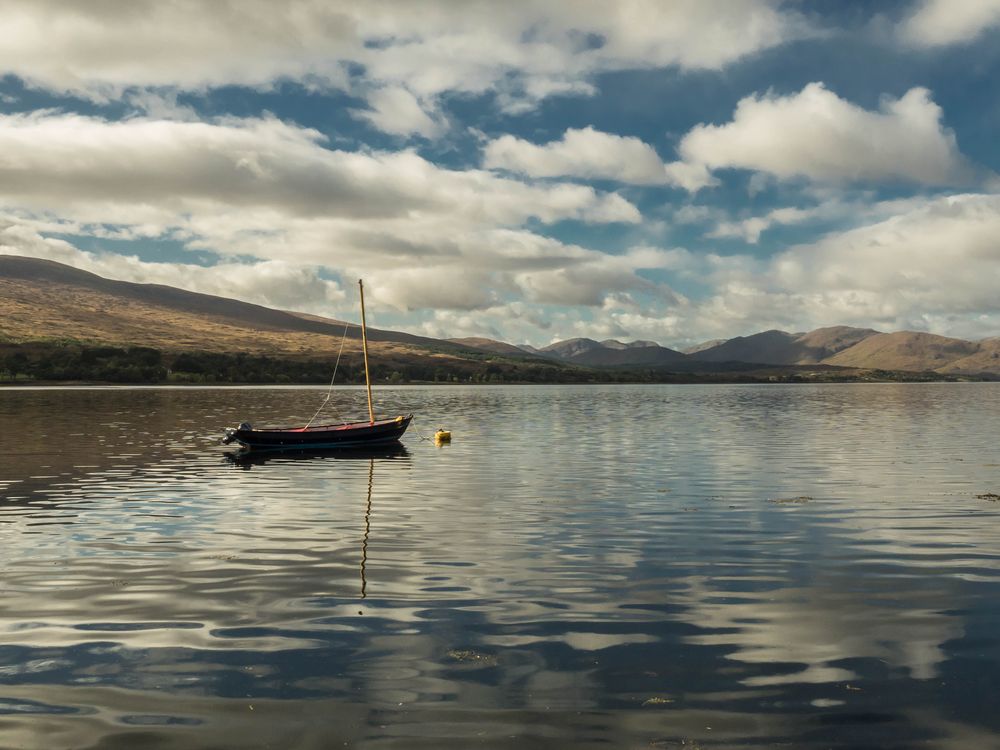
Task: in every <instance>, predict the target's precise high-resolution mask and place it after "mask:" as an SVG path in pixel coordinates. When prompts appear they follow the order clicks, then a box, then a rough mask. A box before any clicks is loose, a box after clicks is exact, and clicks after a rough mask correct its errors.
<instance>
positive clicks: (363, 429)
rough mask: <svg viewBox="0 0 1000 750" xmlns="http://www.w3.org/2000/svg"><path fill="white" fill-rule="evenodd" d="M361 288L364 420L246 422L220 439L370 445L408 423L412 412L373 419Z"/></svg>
mask: <svg viewBox="0 0 1000 750" xmlns="http://www.w3.org/2000/svg"><path fill="white" fill-rule="evenodd" d="M358 288H359V290H360V292H361V347H362V351H363V352H364V360H365V386H366V387H367V390H368V420H367V421H362V422H342V423H340V424H326V425H313V424H312V423H311V422H310V423H309V424H307V425H305V426H304V427H266V428H261V429H257V428H255V427H254V426H253V425H252V424H250V423H248V422H243V423H242V424H240V425H239V426H238V427H228V428H226V434H225V437H224V438H223V439H222V442H223V443H225V444H226V445H228V444H229V443H233V442H236V443H239V444H240V445H241V446H243V447H244V448H246V449H248V450H329V449H331V448H370V447H376V446H384V445H392V444H394V443H398V442H399V439H400V438H401V437H402V436H403V433H404V432H406V428H407V427H409V426H410V420H412V419H413V415H412V414H409V415H407V416H397V417H391V418H388V419H375V409H374V408H373V406H372V381H371V376H370V375H369V373H368V331H367V328H366V327H365V286H364V283H363V282H362V281H361V280H359V281H358Z"/></svg>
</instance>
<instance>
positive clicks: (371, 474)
mask: <svg viewBox="0 0 1000 750" xmlns="http://www.w3.org/2000/svg"><path fill="white" fill-rule="evenodd" d="M374 483H375V459H374V458H370V459H368V502H367V504H366V505H365V535H364V537H363V538H362V539H361V598H362V599H364V598H365V597H366V596H368V592H367V589H368V580H367V579H366V578H365V566H366V565H367V563H368V533H369V532H370V531H371V518H372V485H374Z"/></svg>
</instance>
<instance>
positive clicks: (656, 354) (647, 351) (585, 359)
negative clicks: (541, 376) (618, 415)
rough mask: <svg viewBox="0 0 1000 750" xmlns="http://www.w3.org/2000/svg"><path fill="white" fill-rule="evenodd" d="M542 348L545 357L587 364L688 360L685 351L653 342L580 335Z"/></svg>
mask: <svg viewBox="0 0 1000 750" xmlns="http://www.w3.org/2000/svg"><path fill="white" fill-rule="evenodd" d="M538 351H539V353H540V354H543V355H545V356H549V357H557V358H559V359H561V360H562V361H564V362H569V363H572V364H575V365H584V366H586V367H632V366H634V367H666V366H668V365H677V364H680V363H686V362H687V361H688V358H687V356H686V355H684V354H682V353H681V352H678V351H675V350H673V349H668V348H667V347H664V346H660V345H659V344H657V343H655V342H653V341H633V342H630V343H623V342H621V341H616V340H615V339H607V340H605V341H594V340H593V339H579V338H578V339H569V340H568V341H558V342H556V343H555V344H550V345H549V346H546V347H544V348H542V349H540V350H538ZM685 369H690V368H685ZM696 369H697V368H696Z"/></svg>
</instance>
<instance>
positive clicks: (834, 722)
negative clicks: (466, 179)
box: [0, 383, 1000, 750]
mask: <svg viewBox="0 0 1000 750" xmlns="http://www.w3.org/2000/svg"><path fill="white" fill-rule="evenodd" d="M323 396H324V389H204V390H172V389H90V390H86V389H79V390H0V497H2V498H3V499H2V501H0V560H2V563H3V576H2V578H0V634H2V635H0V747H3V748H44V749H45V750H49V749H52V748H70V747H72V748H89V747H102V748H264V747H271V748H317V749H318V748H334V747H343V746H348V747H366V748H439V747H447V748H465V747H492V748H507V747H511V748H513V747H517V748H561V747H566V748H648V747H656V748H687V749H689V750H690V749H691V748H699V747H700V748H746V747H755V748H770V747H792V748H865V747H868V748H910V747H920V748H942V749H954V748H991V747H1000V712H998V711H997V709H996V706H997V700H998V696H1000V647H998V644H1000V640H998V639H1000V503H997V502H994V501H991V500H990V499H989V498H986V497H977V495H985V494H987V493H998V492H1000V447H998V446H1000V384H986V383H984V384H926V385H863V386H862V385H859V386H853V385H842V386H815V387H814V386H808V385H801V386H787V387H786V386H780V385H774V386H746V387H740V386H705V387H702V386H641V387H640V386H637V387H602V386H596V387H497V388H488V387H482V388H447V387H434V388H431V387H428V388H398V389H384V390H382V391H380V392H378V393H377V398H378V400H379V404H380V406H381V410H383V411H385V412H391V413H396V412H400V411H405V412H409V411H413V412H415V413H416V414H417V418H416V419H415V421H414V425H413V427H411V430H410V433H409V434H408V435H407V436H406V438H405V439H404V440H405V450H404V451H403V452H400V453H398V454H396V455H386V456H378V457H367V456H353V457H342V456H336V455H334V456H330V455H327V456H318V457H282V456H274V457H270V458H267V459H266V460H258V461H240V460H238V459H236V460H234V458H233V457H232V456H230V455H227V452H226V451H227V450H228V449H224V448H221V447H219V446H218V445H217V443H218V439H219V437H220V436H221V434H222V428H223V427H225V426H227V425H230V424H235V423H237V422H239V421H242V420H250V421H253V422H254V423H257V424H264V423H267V422H271V423H274V422H277V423H286V422H296V421H302V420H306V419H308V418H309V417H310V416H311V415H312V413H313V412H314V411H315V409H316V408H317V407H318V406H319V404H320V402H321V401H322V398H323ZM363 398H364V397H363V392H362V391H359V390H357V389H343V390H339V391H336V392H335V395H334V398H333V399H332V401H331V407H332V408H331V409H330V410H329V411H330V413H331V414H332V415H336V414H337V412H338V411H339V412H341V413H342V415H343V416H344V417H354V416H358V415H359V414H360V413H361V411H363ZM437 427H446V428H449V429H451V430H452V432H453V434H454V442H453V443H452V444H451V445H445V446H435V445H434V444H433V442H431V441H429V440H426V439H424V438H426V436H428V435H430V434H431V433H433V431H434V430H435V429H436V428H437Z"/></svg>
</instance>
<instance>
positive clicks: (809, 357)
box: [690, 326, 878, 365]
mask: <svg viewBox="0 0 1000 750" xmlns="http://www.w3.org/2000/svg"><path fill="white" fill-rule="evenodd" d="M877 333H878V331H874V330H872V329H870V328H851V327H849V326H832V327H830V328H817V329H816V330H815V331H809V332H808V333H788V332H786V331H776V330H772V331H763V332H762V333H755V334H753V335H752V336H737V337H736V338H732V339H729V340H727V341H724V342H722V343H721V344H717V345H715V346H710V347H706V348H704V349H700V350H697V351H694V352H690V355H691V357H693V358H694V359H697V360H699V361H701V362H756V363H759V364H769V365H810V364H819V363H821V362H822V363H827V364H833V363H832V362H830V361H829V358H830V357H832V356H833V355H835V354H837V353H838V352H840V351H843V350H845V349H848V348H850V347H852V346H854V345H855V344H857V343H859V342H861V341H863V340H865V339H866V338H868V337H870V336H874V335H876V334H877Z"/></svg>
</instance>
